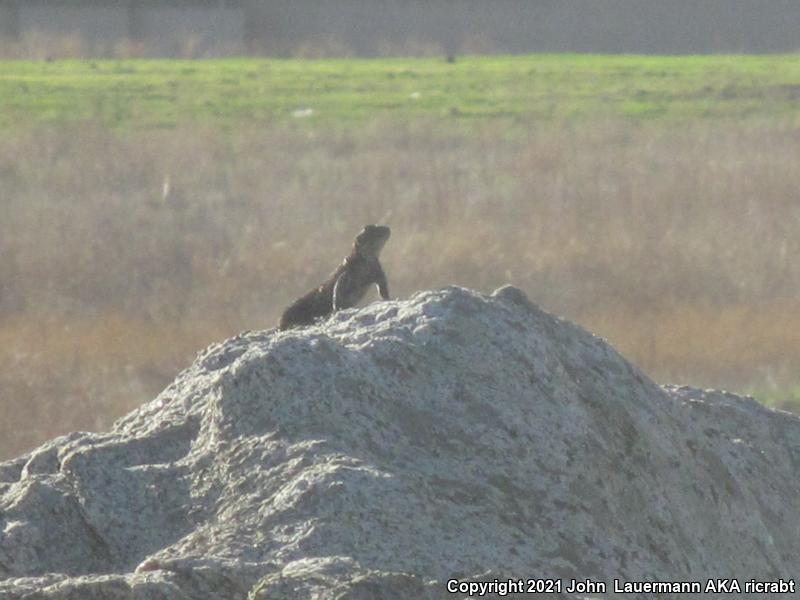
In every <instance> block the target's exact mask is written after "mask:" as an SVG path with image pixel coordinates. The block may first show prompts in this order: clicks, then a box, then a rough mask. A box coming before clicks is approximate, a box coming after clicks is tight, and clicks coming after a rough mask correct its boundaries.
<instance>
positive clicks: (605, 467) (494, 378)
mask: <svg viewBox="0 0 800 600" xmlns="http://www.w3.org/2000/svg"><path fill="white" fill-rule="evenodd" d="M798 475H800V420H798V419H797V418H796V417H794V416H791V415H789V414H786V413H782V412H777V411H773V410H769V409H767V408H764V407H763V406H761V405H759V404H758V403H757V402H755V401H754V400H752V399H748V398H742V397H738V396H734V395H731V394H726V393H722V392H709V391H701V390H696V389H691V388H685V387H664V388H662V387H659V386H658V385H656V384H655V383H653V382H652V381H650V380H649V379H648V378H647V377H646V376H644V375H643V374H642V373H641V372H639V371H638V370H637V369H636V368H634V367H633V366H631V365H630V364H629V363H628V362H627V361H626V360H625V359H624V358H622V357H621V356H620V355H619V354H618V353H617V352H615V351H614V350H613V349H612V348H611V347H610V346H609V345H608V344H606V343H605V342H604V341H603V340H601V339H599V338H597V337H594V336H592V335H591V334H589V333H587V332H586V331H584V330H582V329H580V328H579V327H577V326H575V325H573V324H571V323H569V322H567V321H564V320H560V319H557V318H554V317H553V316H551V315H549V314H547V313H545V312H543V311H541V310H539V309H538V308H536V307H535V306H533V305H532V304H531V303H529V302H528V300H527V299H526V298H525V296H524V295H523V294H522V293H521V292H520V291H518V290H516V289H514V288H510V287H507V288H503V289H501V290H498V291H497V292H495V293H494V294H492V295H491V296H485V295H481V294H478V293H475V292H472V291H469V290H464V289H460V288H448V289H446V290H442V291H436V292H424V293H420V294H417V295H415V296H414V297H412V298H411V299H409V300H406V301H395V302H382V303H375V304H372V305H370V306H368V307H367V308H364V309H361V310H348V311H343V312H340V313H337V314H336V315H334V316H333V317H332V318H331V319H329V320H327V321H325V322H324V323H323V324H321V325H320V326H314V327H309V328H305V329H300V330H293V331H288V332H280V333H279V332H276V331H268V332H251V333H245V334H242V335H240V336H238V337H236V338H233V339H231V340H228V341H226V342H224V343H222V344H218V345H214V346H212V347H210V348H209V349H207V350H206V351H205V352H203V353H202V354H201V355H200V356H199V357H198V359H197V360H196V362H195V363H194V364H193V365H192V366H191V367H190V368H189V369H187V370H186V371H184V372H183V373H182V374H181V375H180V376H179V377H178V378H177V379H176V380H175V382H174V383H172V384H171V385H170V386H169V387H168V388H167V389H166V390H164V392H163V393H161V394H160V395H159V396H158V397H157V398H156V399H155V400H153V401H152V402H150V403H149V404H146V405H144V406H143V407H141V408H140V409H138V410H136V411H134V412H132V413H131V414H129V415H128V416H126V417H124V418H123V419H121V420H120V421H118V422H117V423H116V424H115V425H114V427H113V429H112V430H111V431H110V432H108V433H74V434H71V435H69V436H65V437H62V438H58V439H56V440H53V441H51V442H50V443H48V444H45V445H44V446H42V447H41V448H39V449H37V450H35V451H33V452H32V453H30V454H29V455H27V456H23V457H21V458H19V459H17V460H13V461H10V462H7V463H4V464H2V465H0V598H2V599H7V598H37V599H38V598H42V599H55V598H59V599H62V598H63V599H66V598H70V599H72V598H75V599H79V598H80V599H88V600H92V599H103V600H106V599H120V600H122V599H129V598H137V599H151V598H152V599H162V598H163V599H169V600H172V599H187V600H188V599H191V600H194V599H197V600H200V599H202V600H208V599H220V600H237V599H248V600H267V599H283V598H285V599H291V598H301V599H304V598H318V599H324V600H327V599H331V600H333V599H348V600H362V599H363V600H373V599H380V598H398V599H403V598H415V599H416V598H419V599H423V600H424V599H426V598H430V599H434V598H436V599H439V598H447V597H451V598H453V597H462V596H463V595H462V596H453V595H448V594H446V593H445V590H444V585H445V582H446V581H447V580H448V579H450V578H458V579H460V580H475V579H477V580H487V579H493V578H495V577H498V578H501V579H503V578H507V577H514V578H532V577H560V578H565V579H566V580H569V579H570V578H573V577H575V578H579V579H584V578H592V579H596V580H604V581H607V582H609V583H610V582H611V581H612V580H613V578H615V577H617V578H621V579H624V580H661V581H673V580H677V581H683V580H686V581H689V580H700V581H703V582H705V580H706V579H707V578H709V577H723V578H730V577H738V578H740V579H741V580H742V581H743V580H745V579H748V578H750V577H755V578H758V579H764V580H776V579H778V578H780V577H783V578H790V577H795V576H797V574H798V573H800V568H799V567H800V519H799V518H798V515H800V477H798ZM613 595H614V594H613V593H609V594H608V596H609V597H610V596H613ZM539 597H542V596H541V595H540V596H539ZM562 597H567V596H562ZM628 597H632V596H628ZM642 597H647V596H642ZM650 597H652V595H651V596H650ZM684 597H686V596H684ZM717 597H720V596H717ZM740 597H741V596H740ZM748 597H750V598H756V597H759V596H758V595H757V594H756V595H750V596H748ZM765 597H766V596H765ZM772 597H773V598H774V597H779V596H772Z"/></svg>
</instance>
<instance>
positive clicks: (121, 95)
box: [0, 55, 800, 129]
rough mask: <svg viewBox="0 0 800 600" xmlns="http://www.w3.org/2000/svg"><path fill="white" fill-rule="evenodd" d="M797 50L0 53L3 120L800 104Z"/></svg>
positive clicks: (762, 113)
mask: <svg viewBox="0 0 800 600" xmlns="http://www.w3.org/2000/svg"><path fill="white" fill-rule="evenodd" d="M798 100H800V58H798V56H795V55H784V56H758V57H755V56H697V57H641V56H587V55H540V56H519V57H465V58H458V59H457V60H456V62H455V63H448V62H447V61H445V60H444V59H441V58H419V59H413V58H402V59H400V58H397V59H375V60H345V59H326V60H268V59H226V60H211V61H188V60H131V61H115V60H108V61H102V60H98V61H94V60H88V61H87V60H83V61H82V60H63V61H53V62H32V61H2V62H0V126H2V127H3V128H9V127H12V126H16V125H20V124H30V123H31V122H34V123H41V122H46V123H61V122H65V121H84V120H99V121H100V122H102V123H103V124H105V125H108V126H112V127H114V128H123V129H140V128H171V127H175V126H178V125H181V124H186V123H192V124H194V123H198V122H200V123H202V124H207V125H222V126H225V127H237V126H240V125H243V124H247V125H248V126H251V125H253V124H259V123H275V122H276V121H277V122H280V121H291V120H296V117H293V114H295V111H302V110H305V109H309V108H310V109H312V110H313V114H312V115H311V116H310V117H308V118H307V120H308V121H316V122H324V123H327V124H336V125H347V124H350V123H354V122H360V121H365V120H371V119H374V118H380V117H385V116H391V117H400V118H414V117H428V118H442V117H447V118H450V119H456V120H459V121H461V122H469V121H474V120H476V119H477V120H485V119H503V120H511V121H513V120H520V119H521V120H529V119H542V120H547V121H553V120H563V119H572V118H592V119H595V118H598V117H600V118H609V119H617V118H635V119H663V118H666V119H681V120H687V119H694V118H709V117H713V118H726V117H727V118H737V119H741V118H760V117H767V118H771V117H775V116H791V117H794V116H796V115H797V114H798V112H800V108H798V107H799V106H800V103H798Z"/></svg>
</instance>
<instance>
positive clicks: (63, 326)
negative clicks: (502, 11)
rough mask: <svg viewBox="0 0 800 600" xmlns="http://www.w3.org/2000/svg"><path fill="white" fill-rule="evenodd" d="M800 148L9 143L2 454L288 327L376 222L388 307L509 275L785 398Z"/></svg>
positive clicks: (562, 136) (335, 135)
mask: <svg viewBox="0 0 800 600" xmlns="http://www.w3.org/2000/svg"><path fill="white" fill-rule="evenodd" d="M798 156H800V127H798V126H797V125H795V124H793V123H782V124H776V123H771V124H762V125H759V124H753V123H750V124H746V125H745V124H737V123H733V122H722V121H715V122H713V123H708V124H702V123H699V124H698V123H694V124H691V125H685V126H679V125H665V124H641V123H640V124H632V123H629V122H602V123H591V124H588V123H583V124H572V125H563V126H561V127H557V126H555V125H549V126H539V125H537V124H536V123H527V124H524V125H518V126H516V127H515V128H513V129H511V128H506V129H501V130H498V128H497V127H488V126H487V127H486V128H485V129H482V128H480V127H479V126H471V127H470V129H469V131H461V130H459V129H457V128H454V127H442V126H440V125H438V124H436V123H433V122H416V123H414V124H408V123H406V124H399V123H391V122H384V123H372V124H370V125H367V126H364V127H363V128H362V129H361V130H359V131H353V130H349V131H346V132H342V131H334V130H330V129H329V130H325V131H323V130H315V129H312V128H307V127H298V128H296V129H294V128H291V127H274V128H268V129H260V130H253V131H249V132H228V133H226V134H224V135H223V134H220V133H219V132H213V131H201V130H196V129H194V130H183V131H170V132H144V133H130V132H129V133H120V132H116V133H115V132H109V131H107V130H105V129H103V128H101V127H98V126H92V125H91V124H83V125H82V126H80V127H75V128H74V129H71V130H64V129H63V128H61V129H58V130H47V129H37V130H35V131H34V130H32V131H28V132H25V133H15V134H9V135H6V136H4V137H3V138H2V139H0V214H1V215H2V219H0V408H2V414H3V419H2V420H0V456H5V457H7V456H11V455H13V454H15V453H18V452H20V451H22V450H23V449H25V448H29V447H31V446H33V445H35V444H37V443H40V442H41V441H43V440H45V439H47V438H48V437H51V436H53V435H55V434H57V433H63V432H66V431H69V430H73V429H76V428H84V429H85V428H90V429H96V428H104V427H107V426H108V424H109V423H110V422H111V421H112V420H113V419H114V418H115V417H117V416H119V415H121V414H123V413H124V412H125V411H127V410H129V409H130V408H132V407H134V406H136V405H138V404H140V403H141V402H143V401H146V400H148V399H150V398H152V396H153V395H154V394H155V393H157V392H158V391H159V389H160V388H161V387H163V386H164V385H165V384H166V383H168V382H169V380H170V379H171V378H172V377H173V376H174V375H175V374H176V372H177V371H178V370H179V369H180V368H181V367H183V366H186V365H188V363H189V362H190V361H191V359H192V358H193V356H194V354H195V352H197V351H198V350H200V349H201V348H202V347H203V346H204V345H205V344H207V343H210V342H212V341H216V340H220V339H222V338H224V337H226V336H229V335H234V334H236V333H238V332H239V331H241V330H243V329H257V328H266V327H270V326H271V325H272V323H274V321H275V319H276V317H277V316H278V314H279V312H280V310H281V308H282V307H283V306H285V305H286V304H287V303H288V302H289V301H291V300H292V299H293V298H294V297H295V296H297V295H298V294H299V293H300V292H303V291H305V290H306V289H308V288H309V287H311V286H313V285H315V284H316V283H318V282H319V281H320V280H321V279H322V278H324V277H325V276H326V275H327V273H328V272H329V271H330V270H332V269H333V268H334V267H335V266H336V264H337V262H338V261H339V260H340V258H341V256H342V255H343V254H344V252H346V250H347V248H348V246H349V244H350V242H351V238H352V236H353V234H354V233H355V232H356V231H357V230H358V229H360V227H362V226H363V225H364V224H365V223H368V222H386V223H389V224H390V225H391V226H392V227H393V231H394V234H393V237H392V240H391V241H390V243H389V244H388V246H387V247H386V250H385V255H384V256H385V258H384V262H385V267H386V270H387V272H388V274H389V278H390V284H391V289H392V293H393V295H396V296H400V297H403V296H406V295H408V294H411V293H413V292H414V291H416V290H418V289H426V288H436V287H442V286H445V285H449V284H452V283H455V284H460V285H465V286H469V287H474V288H477V289H481V290H491V289H492V288H494V287H496V286H498V285H501V284H503V283H506V282H511V283H514V284H515V285H518V286H520V287H521V288H523V289H525V290H526V291H527V293H528V294H529V295H530V297H531V298H532V299H533V300H534V301H536V302H538V303H540V304H541V305H543V306H544V307H545V308H547V309H548V310H550V311H552V312H555V313H558V314H562V315H565V316H568V317H570V318H573V319H576V320H577V321H579V322H580V323H582V324H583V325H585V326H586V327H588V328H589V329H591V330H593V331H596V332H598V333H600V334H601V335H603V336H605V337H607V338H608V339H610V340H611V342H612V343H613V344H614V345H615V346H617V348H618V349H619V350H620V351H621V352H622V353H623V354H625V355H626V356H628V357H629V358H631V359H632V360H633V361H634V362H636V363H637V364H639V365H640V366H642V367H643V368H644V369H645V370H646V371H647V372H648V373H650V374H651V375H652V376H653V377H654V378H656V379H657V380H660V381H667V380H669V381H674V382H685V383H694V384H699V385H714V386H721V387H728V388H734V389H764V390H769V389H773V390H777V391H778V392H780V391H781V390H789V389H791V388H792V387H793V386H794V385H795V384H797V382H798V381H797V379H798V377H797V375H796V373H797V369H798V366H800V343H798V342H799V341H800V263H798V261H796V260H795V257H796V256H797V255H798V251H800V238H798V236H797V235H796V234H795V232H796V231H798V228H799V227H800V204H799V203H798V201H797V190H798V189H800V169H798V168H797V157H798Z"/></svg>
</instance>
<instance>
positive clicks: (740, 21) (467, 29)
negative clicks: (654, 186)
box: [248, 0, 800, 54]
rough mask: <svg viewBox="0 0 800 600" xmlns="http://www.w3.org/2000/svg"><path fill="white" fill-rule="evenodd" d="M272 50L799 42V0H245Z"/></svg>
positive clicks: (726, 46)
mask: <svg viewBox="0 0 800 600" xmlns="http://www.w3.org/2000/svg"><path fill="white" fill-rule="evenodd" d="M248 1H249V5H248V6H249V7H250V11H251V14H252V16H251V18H249V19H248V23H249V27H250V28H249V36H250V37H251V38H252V40H254V41H256V42H257V43H258V44H260V45H262V46H263V47H265V48H267V49H268V50H270V51H274V52H284V51H291V49H292V48H296V47H298V46H299V45H300V44H303V43H306V42H307V41H309V40H311V41H313V40H317V41H320V42H322V41H325V40H337V41H340V42H342V43H343V44H344V45H345V46H347V47H349V48H351V49H352V50H353V51H355V52H356V53H358V54H372V53H375V52H378V51H380V49H381V46H382V45H383V46H386V45H387V44H388V45H390V46H391V45H395V46H398V47H399V46H402V45H403V43H404V42H405V41H407V40H412V41H418V42H421V43H420V46H424V44H425V43H432V44H438V45H440V46H442V47H443V48H444V49H445V50H446V51H458V50H459V49H469V47H470V46H472V47H473V48H480V47H485V48H486V49H487V50H491V51H496V52H512V53H520V52H543V51H544V52H548V51H549V52H563V51H570V52H628V53H677V54H691V53H707V52H776V51H781V52H785V51H795V50H800V2H799V1H798V0H248Z"/></svg>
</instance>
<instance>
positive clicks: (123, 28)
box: [0, 0, 245, 56]
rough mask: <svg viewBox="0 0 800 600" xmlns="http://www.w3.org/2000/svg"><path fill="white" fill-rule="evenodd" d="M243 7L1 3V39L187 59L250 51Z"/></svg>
mask: <svg viewBox="0 0 800 600" xmlns="http://www.w3.org/2000/svg"><path fill="white" fill-rule="evenodd" d="M244 30H245V13H244V10H243V8H241V7H237V6H235V5H231V4H229V3H228V4H225V3H222V2H220V3H219V4H217V3H216V2H209V3H208V5H207V6H202V5H181V4H180V3H179V2H169V1H167V2H142V1H140V0H133V1H131V2H128V1H121V0H109V1H108V2H105V3H103V2H102V1H96V2H86V3H81V2H75V3H67V2H41V1H38V2H37V1H33V2H30V1H27V2H26V1H24V0H21V1H19V2H18V3H14V2H9V1H8V0H6V1H5V2H4V1H3V0H0V35H4V36H10V37H24V36H29V35H42V36H49V37H52V38H55V39H57V38H66V37H71V36H74V37H76V38H79V39H80V40H81V41H82V42H83V43H84V44H85V45H86V47H87V48H88V49H89V51H92V52H94V53H97V54H103V53H104V52H107V51H108V50H109V49H111V48H113V45H114V44H115V43H117V42H120V41H129V40H133V41H136V42H140V43H141V44H142V46H143V47H144V48H145V51H146V53H148V54H156V55H166V56H171V55H181V54H184V53H186V52H187V51H189V52H191V53H193V54H201V55H202V54H203V53H204V52H210V53H213V52H215V51H217V50H219V51H221V52H227V53H241V52H242V51H243V49H244Z"/></svg>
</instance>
